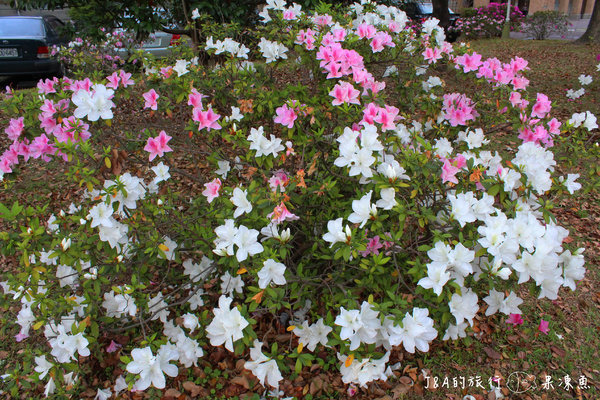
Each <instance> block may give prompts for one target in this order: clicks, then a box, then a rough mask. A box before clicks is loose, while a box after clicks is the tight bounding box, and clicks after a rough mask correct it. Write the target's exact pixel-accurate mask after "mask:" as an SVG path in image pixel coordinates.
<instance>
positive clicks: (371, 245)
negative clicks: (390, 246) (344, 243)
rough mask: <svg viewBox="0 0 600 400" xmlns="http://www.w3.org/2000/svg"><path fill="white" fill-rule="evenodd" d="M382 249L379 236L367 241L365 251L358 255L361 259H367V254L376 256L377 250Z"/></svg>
mask: <svg viewBox="0 0 600 400" xmlns="http://www.w3.org/2000/svg"><path fill="white" fill-rule="evenodd" d="M382 247H383V244H382V243H381V242H380V240H379V236H375V237H374V238H371V239H369V241H368V242H367V249H366V250H365V251H361V252H360V254H361V255H362V256H363V257H367V256H368V255H369V254H374V255H378V254H379V249H381V248H382Z"/></svg>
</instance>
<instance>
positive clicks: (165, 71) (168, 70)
mask: <svg viewBox="0 0 600 400" xmlns="http://www.w3.org/2000/svg"><path fill="white" fill-rule="evenodd" d="M160 74H161V75H162V76H163V78H165V79H166V78H168V77H170V76H171V75H173V67H172V66H170V65H169V66H168V67H163V68H161V69H160Z"/></svg>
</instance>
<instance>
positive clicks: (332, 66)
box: [325, 62, 344, 79]
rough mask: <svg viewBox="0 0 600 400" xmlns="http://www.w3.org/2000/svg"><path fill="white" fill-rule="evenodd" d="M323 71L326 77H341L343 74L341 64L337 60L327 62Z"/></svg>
mask: <svg viewBox="0 0 600 400" xmlns="http://www.w3.org/2000/svg"><path fill="white" fill-rule="evenodd" d="M325 71H326V72H327V77H326V78H327V79H333V78H341V77H342V76H344V74H342V64H340V63H337V62H332V63H329V64H327V66H325Z"/></svg>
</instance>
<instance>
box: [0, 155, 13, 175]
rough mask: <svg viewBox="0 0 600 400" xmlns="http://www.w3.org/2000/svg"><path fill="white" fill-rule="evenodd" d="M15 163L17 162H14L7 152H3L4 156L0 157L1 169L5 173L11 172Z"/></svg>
mask: <svg viewBox="0 0 600 400" xmlns="http://www.w3.org/2000/svg"><path fill="white" fill-rule="evenodd" d="M15 164H16V163H15V162H12V161H11V160H10V158H9V157H7V156H6V153H5V154H2V157H0V171H2V172H4V173H5V174H9V173H11V172H12V169H11V167H12V166H13V165H15Z"/></svg>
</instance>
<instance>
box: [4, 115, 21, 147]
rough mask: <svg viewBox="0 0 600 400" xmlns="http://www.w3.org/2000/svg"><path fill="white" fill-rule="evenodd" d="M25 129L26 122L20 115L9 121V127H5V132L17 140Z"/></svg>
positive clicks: (10, 137) (11, 138)
mask: <svg viewBox="0 0 600 400" xmlns="http://www.w3.org/2000/svg"><path fill="white" fill-rule="evenodd" d="M24 129H25V124H24V122H23V117H19V118H17V119H14V118H11V119H10V122H9V123H8V128H6V129H4V132H6V134H7V135H8V138H9V139H10V140H12V141H15V140H17V139H18V138H19V136H21V133H23V130H24Z"/></svg>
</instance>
